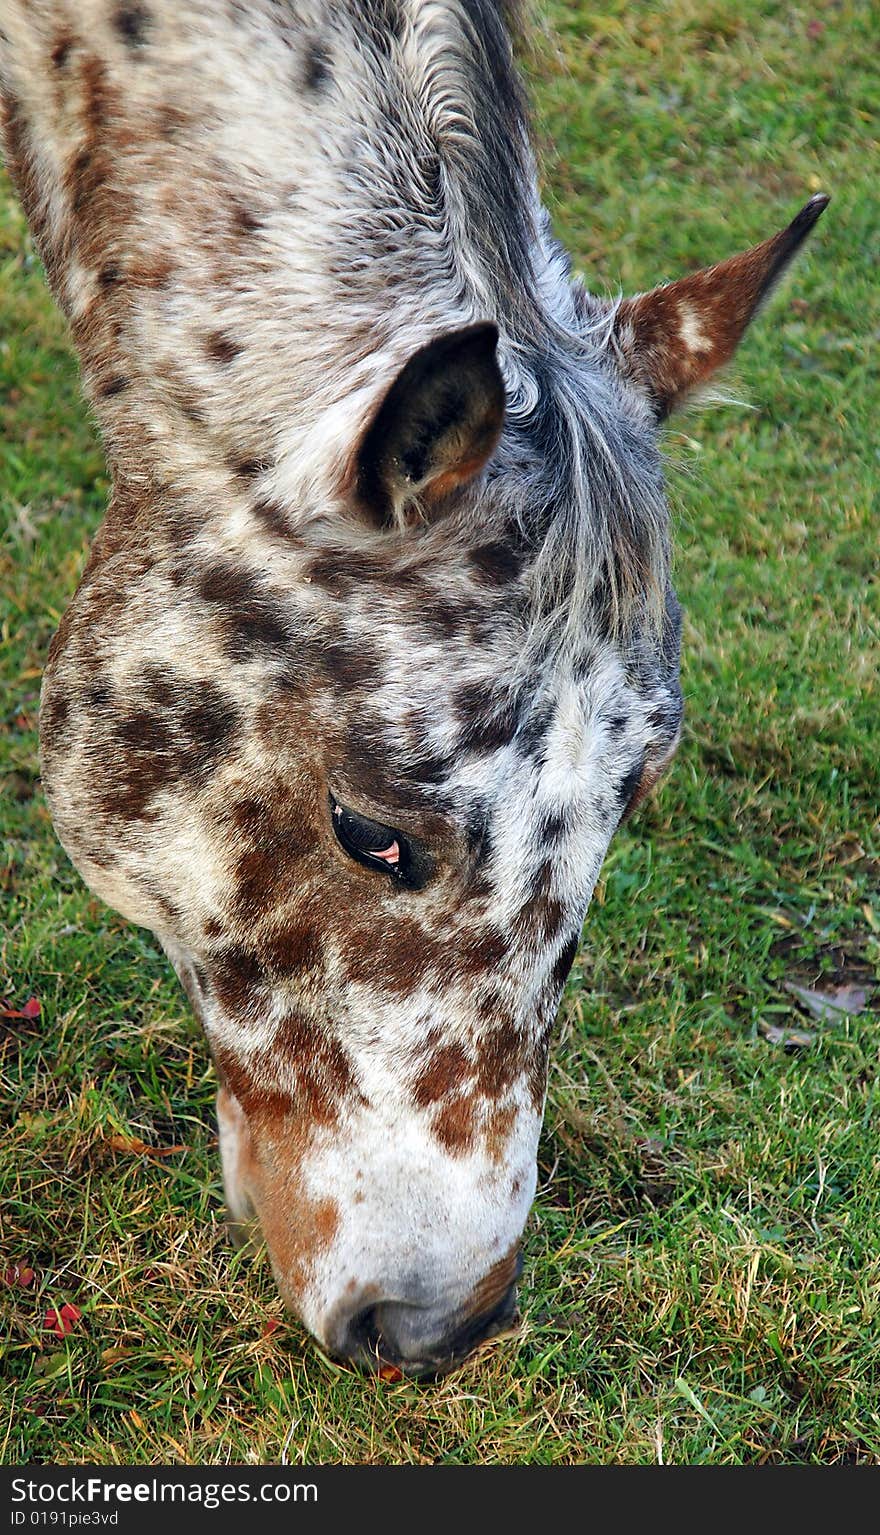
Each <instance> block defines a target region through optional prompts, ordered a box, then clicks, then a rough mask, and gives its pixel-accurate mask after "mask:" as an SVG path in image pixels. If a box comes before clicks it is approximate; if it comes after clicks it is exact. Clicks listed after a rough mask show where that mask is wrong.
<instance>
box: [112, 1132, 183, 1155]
mask: <svg viewBox="0 0 880 1535" xmlns="http://www.w3.org/2000/svg"><path fill="white" fill-rule="evenodd" d="M107 1145H108V1146H110V1147H111V1149H112V1150H113V1151H121V1152H123V1153H124V1155H125V1156H129V1157H173V1156H175V1155H176V1153H177V1152H179V1151H187V1150H188V1149H189V1148H188V1147H187V1146H149V1145H148V1144H147V1142H146V1141H142V1140H140V1139H139V1137H138V1136H136V1135H108V1137H107Z"/></svg>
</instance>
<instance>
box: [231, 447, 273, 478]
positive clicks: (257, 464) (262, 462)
mask: <svg viewBox="0 0 880 1535" xmlns="http://www.w3.org/2000/svg"><path fill="white" fill-rule="evenodd" d="M225 463H226V467H227V469H230V470H231V471H232V473H233V474H234V475H235V476H236V477H237V478H238V479H240V480H255V479H257V477H258V476H259V475H261V474H265V473H266V471H267V470H268V469H271V467H272V465H271V463H270V462H269V461H268V460H267V459H262V458H239V457H238V456H237V455H236V454H234V453H230V454H228V455H227V457H226V459H225Z"/></svg>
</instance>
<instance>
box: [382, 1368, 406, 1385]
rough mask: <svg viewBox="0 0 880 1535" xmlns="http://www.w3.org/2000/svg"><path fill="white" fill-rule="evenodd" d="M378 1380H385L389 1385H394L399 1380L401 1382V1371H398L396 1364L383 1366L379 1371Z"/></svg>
mask: <svg viewBox="0 0 880 1535" xmlns="http://www.w3.org/2000/svg"><path fill="white" fill-rule="evenodd" d="M379 1379H380V1380H387V1381H389V1382H390V1383H391V1385H396V1384H397V1382H398V1381H399V1380H403V1371H402V1370H399V1369H398V1368H397V1365H396V1364H383V1366H382V1368H381V1370H380V1371H379Z"/></svg>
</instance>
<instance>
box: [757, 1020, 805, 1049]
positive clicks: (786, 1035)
mask: <svg viewBox="0 0 880 1535" xmlns="http://www.w3.org/2000/svg"><path fill="white" fill-rule="evenodd" d="M758 1032H759V1033H760V1034H763V1036H764V1038H765V1039H766V1040H768V1041H769V1043H770V1044H771V1045H782V1047H783V1049H785V1050H788V1051H792V1050H806V1049H807V1046H808V1045H811V1044H812V1043H813V1041H814V1040H815V1038H816V1036H815V1034H811V1033H810V1030H809V1029H783V1028H780V1027H779V1025H778V1024H775V1023H765V1022H764V1019H763V1018H762V1019H761V1021H760V1023H759V1024H758Z"/></svg>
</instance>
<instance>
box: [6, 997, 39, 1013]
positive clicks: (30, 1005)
mask: <svg viewBox="0 0 880 1535" xmlns="http://www.w3.org/2000/svg"><path fill="white" fill-rule="evenodd" d="M39 1016H40V1004H39V1001H38V999H37V998H36V997H28V999H27V1001H26V1002H25V1004H24V1007H13V1006H12V1004H11V1003H10V1002H7V1001H6V998H5V997H4V998H3V999H2V1000H0V1018H39Z"/></svg>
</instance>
